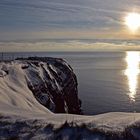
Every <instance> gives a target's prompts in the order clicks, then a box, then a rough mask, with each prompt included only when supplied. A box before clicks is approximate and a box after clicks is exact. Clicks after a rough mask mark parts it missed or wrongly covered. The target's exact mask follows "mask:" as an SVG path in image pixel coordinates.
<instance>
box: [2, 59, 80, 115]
mask: <svg viewBox="0 0 140 140" xmlns="http://www.w3.org/2000/svg"><path fill="white" fill-rule="evenodd" d="M17 66H18V69H20V70H18V71H22V75H23V76H24V77H25V80H26V84H27V86H28V88H29V89H30V90H31V91H32V93H33V95H34V97H35V98H36V100H37V101H38V102H39V103H40V104H42V105H43V106H45V107H47V108H48V109H49V110H51V111H52V112H55V113H72V114H80V113H81V109H80V108H81V102H80V100H79V98H78V89H77V79H76V76H75V74H74V72H73V70H72V68H71V67H70V66H69V65H68V64H67V62H66V61H64V60H63V59H56V58H38V57H34V58H27V59H18V60H16V61H13V62H8V63H7V64H6V65H5V63H3V64H2V65H1V76H2V75H3V76H4V77H5V76H8V75H10V74H12V73H11V70H13V71H16V70H17ZM19 78H20V77H19ZM17 86H18V85H17ZM11 90H12V89H11Z"/></svg>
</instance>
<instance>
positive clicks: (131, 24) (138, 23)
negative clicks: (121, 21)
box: [125, 12, 140, 33]
mask: <svg viewBox="0 0 140 140" xmlns="http://www.w3.org/2000/svg"><path fill="white" fill-rule="evenodd" d="M125 25H127V27H128V28H129V29H130V30H131V31H132V32H133V33H135V32H136V31H138V29H139V28H140V14H138V13H134V12H133V13H129V14H128V15H127V16H126V17H125Z"/></svg>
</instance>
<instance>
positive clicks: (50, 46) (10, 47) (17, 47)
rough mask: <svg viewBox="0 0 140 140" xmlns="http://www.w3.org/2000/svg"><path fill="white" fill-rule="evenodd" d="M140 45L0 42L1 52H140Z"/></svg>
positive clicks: (118, 42) (74, 41) (84, 41)
mask: <svg viewBox="0 0 140 140" xmlns="http://www.w3.org/2000/svg"><path fill="white" fill-rule="evenodd" d="M139 44H140V41H138V40H136V41H130V40H123V41H122V40H47V41H38V42H37V41H31V42H24V41H22V42H0V51H1V52H9V51H13V52H23V51H24V52H29V51H127V50H133V51H134V50H140V45H139Z"/></svg>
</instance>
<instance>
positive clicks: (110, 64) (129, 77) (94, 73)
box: [4, 52, 140, 114]
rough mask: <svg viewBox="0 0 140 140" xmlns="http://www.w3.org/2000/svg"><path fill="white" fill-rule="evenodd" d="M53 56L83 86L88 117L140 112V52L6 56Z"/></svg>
mask: <svg viewBox="0 0 140 140" xmlns="http://www.w3.org/2000/svg"><path fill="white" fill-rule="evenodd" d="M17 56H18V57H26V56H51V57H60V58H64V59H66V60H67V61H68V62H69V64H70V65H71V66H72V67H73V69H74V71H75V73H76V75H77V79H78V84H79V87H78V88H79V97H80V99H81V100H82V108H83V111H84V114H99V113H104V112H112V111H113V112H116V111H117V112H120V111H124V112H133V111H136V112H140V82H139V81H140V76H139V62H140V53H139V52H51V53H49V52H48V53H44V52H43V53H5V54H4V58H5V59H12V58H14V57H17Z"/></svg>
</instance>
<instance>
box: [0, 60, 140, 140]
mask: <svg viewBox="0 0 140 140" xmlns="http://www.w3.org/2000/svg"><path fill="white" fill-rule="evenodd" d="M42 63H43V62H42ZM23 67H26V63H25V61H13V62H1V63H0V139H24V140H25V139H36V140H40V139H41V140H45V139H49V140H51V139H52V140H53V139H60V140H61V139H64V140H74V139H85V140H86V139H91V140H106V139H107V140H110V139H112V140H123V139H125V140H133V139H140V113H121V112H114V113H106V114H101V115H95V116H84V115H72V114H54V113H52V112H51V111H49V110H48V109H47V108H46V107H44V106H43V105H41V104H40V103H39V102H38V101H37V100H36V98H35V97H34V95H33V93H32V92H31V90H30V89H29V87H28V84H27V81H28V80H29V79H27V75H26V74H27V73H25V70H24V69H23ZM40 74H41V73H40ZM30 80H31V78H30ZM32 80H33V81H34V82H37V81H36V79H34V78H32Z"/></svg>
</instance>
